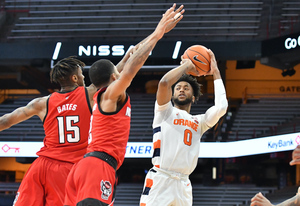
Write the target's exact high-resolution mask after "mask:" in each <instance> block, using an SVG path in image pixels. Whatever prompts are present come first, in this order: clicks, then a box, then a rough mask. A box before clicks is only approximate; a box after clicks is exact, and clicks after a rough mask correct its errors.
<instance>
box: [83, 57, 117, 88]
mask: <svg viewBox="0 0 300 206" xmlns="http://www.w3.org/2000/svg"><path fill="white" fill-rule="evenodd" d="M114 67H115V65H114V64H113V63H112V62H111V61H109V60H108V59H100V60H98V61H96V62H94V63H93V64H92V66H91V68H90V69H89V77H90V80H91V82H92V83H93V84H94V85H95V86H96V87H100V86H103V85H106V84H108V82H109V79H110V75H111V74H112V73H113V72H114Z"/></svg>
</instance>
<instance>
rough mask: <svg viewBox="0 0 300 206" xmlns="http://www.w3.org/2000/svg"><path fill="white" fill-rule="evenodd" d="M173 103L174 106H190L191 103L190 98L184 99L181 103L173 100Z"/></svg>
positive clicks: (176, 99)
mask: <svg viewBox="0 0 300 206" xmlns="http://www.w3.org/2000/svg"><path fill="white" fill-rule="evenodd" d="M173 101H174V104H176V105H180V106H183V105H187V104H190V103H191V102H192V98H186V99H185V100H183V101H180V100H179V99H178V98H175V99H173Z"/></svg>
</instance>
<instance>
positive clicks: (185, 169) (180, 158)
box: [152, 102, 209, 175]
mask: <svg viewBox="0 0 300 206" xmlns="http://www.w3.org/2000/svg"><path fill="white" fill-rule="evenodd" d="M152 127H153V148H154V152H153V158H152V163H153V165H154V166H156V167H158V168H161V169H165V170H169V171H174V172H179V173H182V174H187V175H189V174H191V173H192V172H193V171H194V169H195V167H196V165H197V161H198V156H199V150H200V139H201V137H202V135H203V133H204V132H205V131H207V130H208V129H209V127H208V126H207V125H206V123H205V121H204V114H201V115H191V114H189V113H188V112H186V111H185V110H180V109H177V108H175V107H173V105H172V103H171V102H168V103H167V104H165V105H161V106H160V105H158V104H157V102H155V114H154V120H153V125H152Z"/></svg>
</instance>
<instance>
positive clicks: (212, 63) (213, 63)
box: [205, 49, 219, 76]
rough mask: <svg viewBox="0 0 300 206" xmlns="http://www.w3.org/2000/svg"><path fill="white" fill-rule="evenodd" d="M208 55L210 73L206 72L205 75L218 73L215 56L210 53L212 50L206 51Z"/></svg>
mask: <svg viewBox="0 0 300 206" xmlns="http://www.w3.org/2000/svg"><path fill="white" fill-rule="evenodd" d="M208 54H209V56H210V71H209V72H207V73H206V75H213V74H214V73H215V72H216V71H219V68H218V64H217V60H216V57H215V54H214V53H213V52H212V50H210V49H208ZM206 75H205V76H206Z"/></svg>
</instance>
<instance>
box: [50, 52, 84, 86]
mask: <svg viewBox="0 0 300 206" xmlns="http://www.w3.org/2000/svg"><path fill="white" fill-rule="evenodd" d="M84 66H85V64H84V63H83V62H82V61H80V60H78V59H76V58H75V57H74V56H71V57H67V58H64V59H62V60H60V61H58V62H57V63H56V64H55V65H54V67H53V68H52V69H51V71H50V81H51V82H55V83H59V84H60V85H62V84H65V83H68V82H69V81H71V80H70V78H69V77H70V76H72V75H73V74H77V71H78V68H80V69H82V68H83V67H84Z"/></svg>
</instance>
